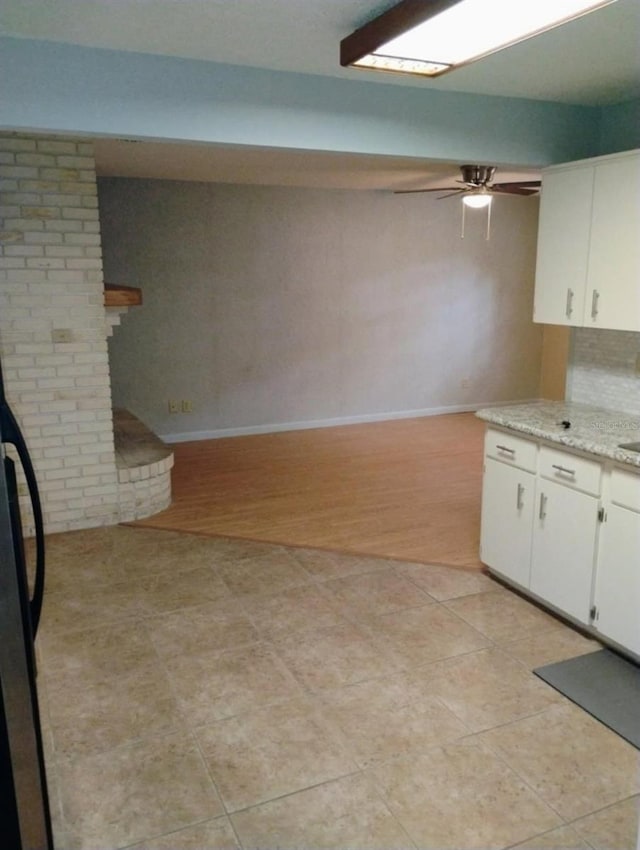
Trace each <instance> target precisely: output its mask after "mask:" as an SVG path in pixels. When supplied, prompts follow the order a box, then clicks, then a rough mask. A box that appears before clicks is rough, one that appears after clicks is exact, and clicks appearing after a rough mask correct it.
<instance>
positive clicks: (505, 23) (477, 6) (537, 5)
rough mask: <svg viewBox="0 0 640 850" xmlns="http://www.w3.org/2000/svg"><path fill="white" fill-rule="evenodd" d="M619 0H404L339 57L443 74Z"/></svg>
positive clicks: (367, 26) (382, 66)
mask: <svg viewBox="0 0 640 850" xmlns="http://www.w3.org/2000/svg"><path fill="white" fill-rule="evenodd" d="M614 2H616V0H510V2H509V0H506V1H505V0H403V1H402V2H401V3H399V4H398V5H397V6H394V7H393V8H392V9H389V10H388V11H387V12H385V13H384V14H383V15H381V16H380V17H378V18H376V19H375V20H373V21H371V22H370V23H369V24H365V26H364V27H361V28H360V29H359V30H356V32H354V33H353V34H352V35H350V36H349V37H348V38H345V39H344V40H343V41H342V43H341V45H340V49H341V56H340V62H341V64H342V65H354V66H356V67H360V68H369V69H373V70H383V71H396V72H401V73H406V74H422V75H424V76H432V77H433V76H438V75H440V74H443V73H445V72H446V71H449V70H451V69H452V68H455V67H457V66H458V65H463V64H467V63H468V62H472V61H475V60H476V59H479V58H480V57H482V56H487V55H488V54H490V53H494V52H495V51H497V50H501V49H502V48H504V47H507V46H509V45H511V44H516V43H517V42H519V41H524V40H525V39H527V38H531V37H532V36H534V35H538V34H539V33H541V32H545V31H546V30H549V29H552V28H553V27H556V26H559V25H560V24H563V23H566V22H567V21H570V20H573V19H574V18H577V17H580V16H581V15H584V14H587V13H588V12H592V11H594V10H595V9H598V8H601V7H602V6H607V5H609V4H610V3H614Z"/></svg>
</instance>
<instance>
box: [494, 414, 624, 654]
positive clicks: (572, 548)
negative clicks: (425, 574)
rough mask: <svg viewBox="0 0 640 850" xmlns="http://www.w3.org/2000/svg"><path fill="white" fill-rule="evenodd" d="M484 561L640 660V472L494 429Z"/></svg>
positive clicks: (495, 570)
mask: <svg viewBox="0 0 640 850" xmlns="http://www.w3.org/2000/svg"><path fill="white" fill-rule="evenodd" d="M480 557H481V559H482V561H483V562H484V563H485V564H486V565H487V566H488V567H489V568H490V569H491V570H492V572H495V573H496V574H498V575H499V576H501V577H502V578H504V579H505V580H506V581H507V582H509V583H511V584H514V585H516V586H517V587H518V588H519V589H521V590H523V591H524V592H525V593H529V594H530V595H531V596H533V597H535V598H536V599H537V600H539V601H540V602H542V603H547V604H548V605H549V606H550V607H552V608H553V609H554V610H556V611H558V612H559V613H561V614H565V615H566V616H567V617H569V618H571V619H572V620H573V621H574V622H577V623H580V624H581V625H582V626H584V627H586V628H587V629H589V631H591V632H592V633H594V634H596V635H597V636H599V637H601V638H602V639H604V640H606V641H609V642H612V643H614V644H615V645H617V646H618V647H619V648H621V649H625V650H627V651H629V652H631V653H633V654H634V655H635V656H636V657H640V474H638V473H634V472H633V471H627V470H626V469H620V468H618V467H616V466H614V465H613V464H612V463H611V462H608V461H604V460H602V461H600V460H595V459H592V458H591V457H585V456H584V455H582V454H574V453H573V452H568V451H565V450H564V449H562V448H556V446H555V445H549V444H547V443H545V442H543V441H541V440H537V439H535V438H534V439H526V438H523V437H521V436H520V435H518V434H513V433H512V432H510V431H502V430H499V429H498V428H493V427H490V428H488V429H487V433H486V437H485V459H484V479H483V487H482V521H481V530H480Z"/></svg>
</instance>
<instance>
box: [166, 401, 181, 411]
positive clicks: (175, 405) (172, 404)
mask: <svg viewBox="0 0 640 850" xmlns="http://www.w3.org/2000/svg"><path fill="white" fill-rule="evenodd" d="M168 406H169V413H180V402H179V401H176V400H175V399H172V398H170V399H169V401H168Z"/></svg>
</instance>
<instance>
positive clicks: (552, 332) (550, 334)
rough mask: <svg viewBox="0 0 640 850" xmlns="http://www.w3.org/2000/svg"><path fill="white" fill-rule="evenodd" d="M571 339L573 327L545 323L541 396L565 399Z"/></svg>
mask: <svg viewBox="0 0 640 850" xmlns="http://www.w3.org/2000/svg"><path fill="white" fill-rule="evenodd" d="M570 340H571V328H566V327H562V326H561V325H544V330H543V336H542V364H541V369H540V398H548V399H552V400H554V401H562V400H563V399H564V397H565V387H566V382H567V363H568V359H569V343H570Z"/></svg>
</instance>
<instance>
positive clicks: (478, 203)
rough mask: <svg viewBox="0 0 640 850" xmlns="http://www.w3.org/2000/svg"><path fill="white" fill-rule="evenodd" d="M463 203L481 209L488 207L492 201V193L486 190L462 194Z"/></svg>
mask: <svg viewBox="0 0 640 850" xmlns="http://www.w3.org/2000/svg"><path fill="white" fill-rule="evenodd" d="M462 203H463V204H464V205H465V207H471V208H472V209H474V210H480V209H482V208H483V207H488V206H489V204H490V203H491V195H489V194H487V193H486V192H477V193H476V192H474V193H470V194H468V195H463V196H462Z"/></svg>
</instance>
